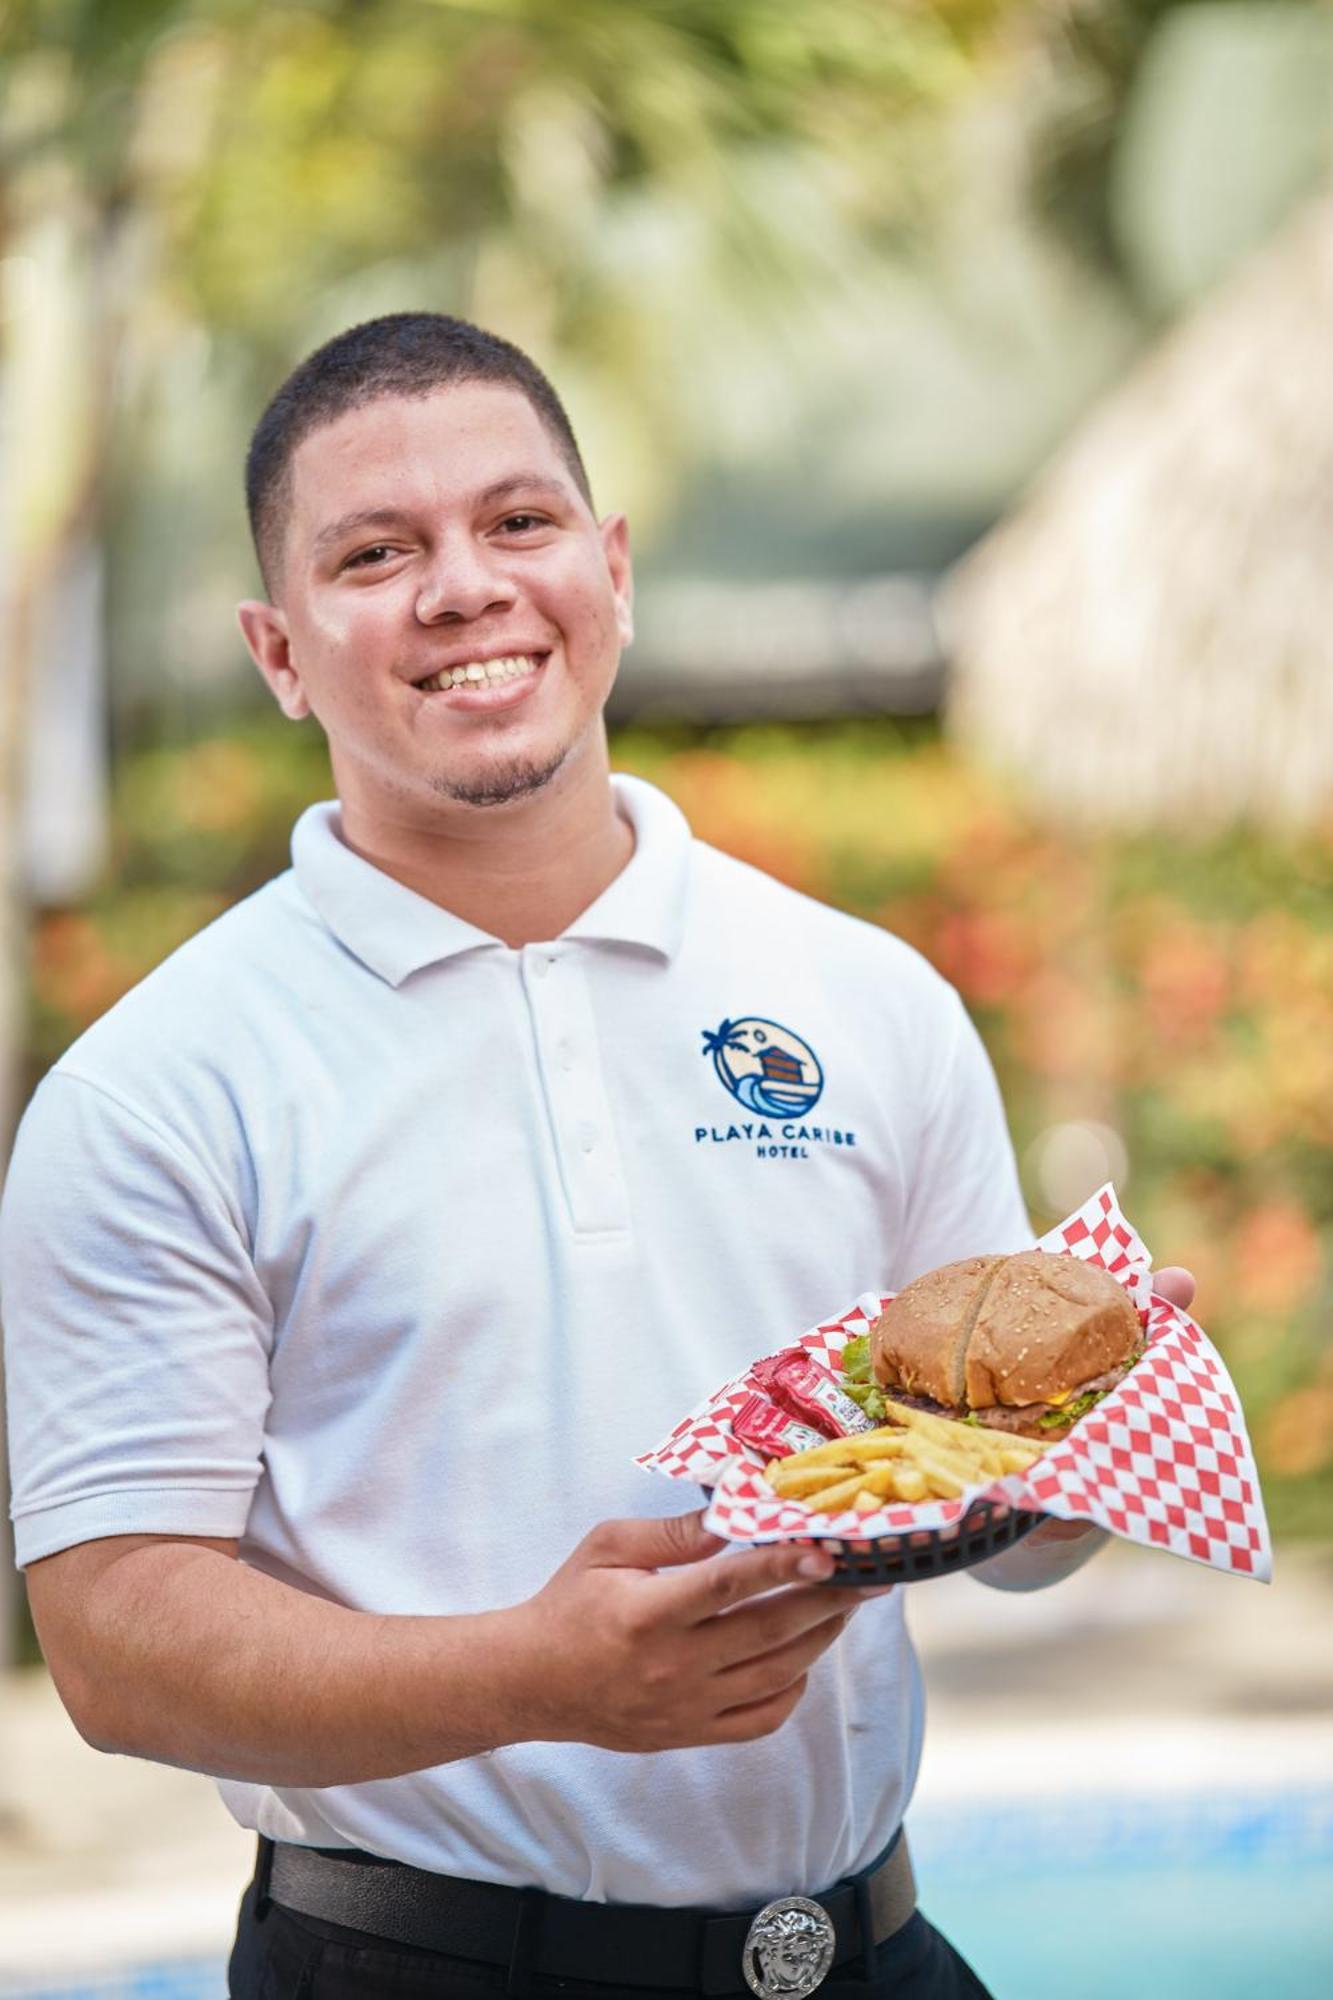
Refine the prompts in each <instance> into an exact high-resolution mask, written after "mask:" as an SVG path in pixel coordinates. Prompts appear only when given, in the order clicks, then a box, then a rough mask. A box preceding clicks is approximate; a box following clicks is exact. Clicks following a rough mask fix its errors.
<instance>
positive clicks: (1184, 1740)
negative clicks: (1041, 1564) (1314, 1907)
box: [0, 1548, 1333, 1977]
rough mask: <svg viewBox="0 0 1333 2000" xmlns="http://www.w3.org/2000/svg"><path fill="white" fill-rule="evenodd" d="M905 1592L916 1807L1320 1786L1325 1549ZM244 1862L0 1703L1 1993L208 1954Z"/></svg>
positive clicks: (1330, 1756)
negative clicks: (916, 1674) (48, 1976)
mask: <svg viewBox="0 0 1333 2000" xmlns="http://www.w3.org/2000/svg"><path fill="white" fill-rule="evenodd" d="M911 1588H912V1593H913V1594H912V1599H911V1605H912V1614H911V1615H912V1622H913V1625H914V1628H915V1631H916V1635H917V1640H918V1644H919V1647H920V1650H921V1653H922V1656H923V1659H924V1662H925V1668H926V1678H927V1685H928V1689H929V1699H930V1723H929V1729H928V1732H927V1744H928V1747H927V1753H926V1762H925V1767H924V1770H923V1774H922V1782H921V1789H920V1793H919V1798H920V1800H921V1802H922V1804H923V1805H925V1804H935V1805H940V1806H945V1805H947V1804H949V1803H950V1802H951V1801H960V1800H963V1799H967V1798H972V1797H976V1798H978V1799H980V1800H985V1799H987V1798H991V1799H997V1798H1005V1799H1014V1798H1017V1797H1022V1796H1024V1795H1032V1794H1039V1793H1042V1792H1051V1791H1058V1790H1060V1789H1062V1788H1066V1787H1067V1786H1068V1784H1069V1782H1070V1773H1071V1772H1072V1771H1075V1770H1077V1771H1078V1773H1079V1778H1080V1782H1081V1783H1082V1784H1084V1785H1085V1786H1087V1787H1088V1788H1089V1789H1091V1790H1094V1791H1106V1792H1116V1791H1119V1792H1125V1793H1130V1794H1135V1795H1142V1794H1154V1793H1156V1792H1158V1791H1160V1790H1163V1789H1180V1790H1190V1791H1209V1790H1231V1789H1234V1788H1236V1787H1238V1786H1248V1785H1255V1786H1262V1787H1265V1788H1267V1789H1269V1790H1270V1791H1271V1790H1273V1789H1279V1788H1283V1787H1288V1786H1295V1785H1313V1784H1322V1785H1333V1672H1331V1671H1330V1663H1331V1662H1333V1550H1329V1551H1326V1552H1322V1553H1318V1552H1288V1553H1284V1554H1282V1555H1280V1557H1279V1561H1278V1566H1277V1580H1276V1582H1275V1583H1274V1584H1273V1585H1272V1586H1271V1587H1268V1588H1265V1587H1264V1586H1262V1585H1259V1584H1254V1583H1250V1582H1246V1581H1241V1580H1239V1579H1236V1578H1232V1577H1225V1576H1220V1575H1217V1574H1215V1573H1213V1572H1212V1571H1207V1570H1203V1569H1200V1568H1198V1567H1196V1566H1195V1565H1194V1564H1191V1563H1185V1562H1181V1561H1178V1560H1176V1559H1175V1558H1172V1557H1167V1556H1162V1555H1143V1554H1139V1553H1138V1552H1136V1551H1132V1550H1127V1549H1121V1548H1114V1549H1112V1550H1110V1551H1108V1552H1107V1553H1106V1554H1105V1555H1104V1556H1102V1557H1100V1558H1099V1559H1098V1561H1097V1562H1095V1563H1094V1564H1092V1565H1090V1567H1089V1568H1088V1569H1087V1570H1085V1571H1084V1572H1083V1573H1082V1574H1081V1575H1079V1576H1077V1577H1075V1578H1073V1579H1071V1581H1070V1582H1069V1583H1067V1584H1065V1585H1063V1586H1062V1587H1061V1588H1060V1589H1058V1590H1052V1591H1048V1592H1044V1593H1038V1594H1034V1595H1030V1596H1024V1597H1020V1596H1006V1595H1002V1594H1001V1593H999V1592H995V1591H989V1590H985V1589H982V1588H980V1587H979V1586H978V1585H977V1584H976V1583H975V1582H974V1581H972V1580H971V1579H969V1578H967V1577H952V1578H949V1579H947V1580H943V1581H940V1582H934V1583H927V1584H917V1585H914V1586H911ZM252 1858H253V1846H252V1841H251V1838H250V1836H249V1835H248V1834H244V1833H242V1832H241V1831H240V1830H239V1829H238V1828H237V1827H235V1826H234V1825H233V1823H232V1821H231V1820H230V1818H229V1817H228V1815H227V1814H226V1813H225V1811H224V1810H223V1808H222V1806H221V1805H220V1804H219V1803H218V1801H217V1799H216V1797H215V1795H214V1792H213V1789H212V1786H211V1785H210V1784H209V1783H208V1781H207V1780H206V1779H203V1778H199V1777H197V1776H195V1775H193V1774H192V1773H190V1772H184V1771H173V1770H167V1769H164V1768H162V1767H160V1766H157V1765H150V1764H143V1763H137V1762H135V1761H133V1760H131V1759H127V1758H113V1757H104V1756H100V1755H98V1754H97V1753H96V1752H95V1751H92V1750H90V1749H89V1748H88V1747H87V1746H86V1744H84V1743H83V1742H82V1741H81V1740H80V1739H79V1737H78V1736H77V1735H76V1734H75V1732H74V1730H73V1729H72V1728H71V1727H70V1725H69V1723H68V1722H67V1721H66V1719H65V1716H64V1713H63V1711H62V1710H61V1708H60V1705H59V1703H58V1702H57V1700H56V1698H55V1696H54V1694H53V1692H52V1690H51V1687H50V1684H49V1682H48V1681H47V1679H46V1677H45V1675H44V1674H42V1673H40V1672H30V1673H26V1674H19V1675H15V1676H13V1677H12V1678H11V1679H10V1680H9V1681H8V1682H7V1683H5V1684H3V1685H2V1686H0V1977H3V1976H6V1975H15V1974H23V1973H33V1972H44V1973H45V1972H58V1971H63V1970H66V1969H69V1970H75V1969H78V1968H81V1967H96V1966H101V1965H107V1964H112V1963H130V1962H132V1961H136V1960H139V1961H142V1960H149V1959H158V1958H166V1957H176V1956H183V1955H187V1954H193V1953H199V1954H205V1953H213V1952H220V1951H222V1950H223V1948H224V1946H225V1943H226V1940H227V1939H228V1937H229V1935H230V1931H231V1926H232V1922H233V1919H234V1914H235V1908H236V1902H237V1899H238V1897H239V1895H240V1891H241V1887H242V1885H243V1883H244V1882H245V1880H246V1879H247V1877H248V1875H249V1871H250V1866H251V1863H252Z"/></svg>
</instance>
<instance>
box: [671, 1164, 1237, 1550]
mask: <svg viewBox="0 0 1333 2000" xmlns="http://www.w3.org/2000/svg"><path fill="white" fill-rule="evenodd" d="M1037 1248H1038V1249H1040V1250H1047V1251H1051V1252H1053V1253H1061V1252H1063V1253H1064V1254H1066V1255H1068V1256H1072V1257H1082V1258H1084V1259H1085V1260H1086V1261H1087V1262H1088V1263H1091V1264H1100V1265H1102V1267H1103V1268H1104V1269H1105V1270H1108V1271H1110V1272H1111V1273H1112V1275H1113V1276H1114V1277H1116V1278H1118V1279H1119V1280H1120V1282H1121V1283H1122V1284H1123V1285H1124V1287H1125V1289H1126V1291H1127V1292H1128V1293H1129V1294H1130V1296H1131V1298H1132V1299H1133V1301H1134V1304H1135V1306H1136V1307H1137V1308H1138V1311H1139V1313H1140V1315H1144V1314H1146V1326H1145V1331H1144V1339H1145V1342H1146V1352H1145V1354H1144V1356H1143V1358H1142V1360H1141V1361H1139V1362H1137V1363H1136V1365H1135V1366H1134V1367H1133V1368H1132V1369H1131V1370H1130V1372H1129V1374H1128V1375H1126V1376H1125V1378H1124V1380H1123V1381H1121V1382H1119V1383H1118V1384H1117V1385H1116V1387H1115V1388H1114V1389H1112V1390H1111V1392H1110V1393H1109V1395H1106V1396H1104V1397H1103V1398H1102V1400H1101V1402H1100V1403H1098V1404H1096V1405H1095V1406H1094V1407H1093V1409H1092V1410H1090V1411H1089V1413H1088V1415H1087V1416H1086V1417H1083V1418H1081V1419H1080V1420H1079V1422H1078V1423H1077V1424H1075V1425H1074V1427H1073V1428H1072V1429H1071V1430H1070V1431H1069V1432H1068V1433H1067V1435H1066V1436H1065V1437H1063V1438H1062V1439H1061V1440H1060V1442H1059V1443H1058V1444H1053V1445H1049V1446H1048V1447H1047V1448H1046V1450H1045V1451H1044V1452H1043V1453H1042V1456H1041V1457H1040V1458H1039V1459H1038V1460H1037V1461H1036V1463H1035V1464H1034V1465H1033V1466H1032V1468H1031V1469H1030V1470H1029V1471H1028V1472H1025V1473H1010V1474H1008V1475H1007V1476H1006V1477H1005V1478H1003V1479H993V1480H989V1481H987V1482H985V1483H983V1484H979V1485H976V1486H970V1487H968V1488H967V1489H966V1490H965V1491H964V1493H963V1494H962V1495H961V1496H960V1497H959V1498H957V1499H954V1500H929V1501H923V1502H921V1503H920V1504H919V1505H916V1506H908V1505H906V1504H905V1503H903V1502H901V1501H895V1502H892V1503H890V1504H888V1505H886V1506H884V1507H881V1508H879V1509H878V1510H877V1511H876V1512H875V1513H873V1514H858V1513H856V1512H854V1511H853V1510H851V1509H848V1510H847V1511H846V1512H845V1513H841V1514H833V1515H829V1516H827V1517H826V1518H824V1517H821V1518H819V1519H817V1520H816V1519H815V1518H814V1517H812V1515H811V1514H810V1512H809V1510H808V1509H807V1508H805V1507H800V1506H797V1505H795V1504H794V1503H793V1502H792V1501H789V1500H781V1499H779V1498H778V1496H777V1495H776V1494H775V1493H774V1492H773V1490H772V1488H771V1487H770V1486H769V1485H768V1483H767V1481H766V1480H765V1479H764V1477H763V1467H764V1463H765V1460H764V1459H762V1458H761V1457H760V1456H759V1454H758V1453H756V1452H753V1451H751V1450H749V1449H747V1447H746V1446H744V1445H742V1444H740V1443H739V1442H738V1441H737V1439H736V1438H734V1437H733V1436H732V1432H731V1419H732V1418H733V1417H734V1416H735V1415H736V1413H737V1411H738V1410H739V1409H740V1407H741V1405H742V1403H743V1402H744V1401H745V1399H746V1397H747V1396H748V1395H749V1394H750V1393H751V1392H750V1389H749V1388H748V1386H747V1384H746V1382H745V1378H744V1377H743V1376H737V1377H736V1378H735V1379H734V1380H733V1381H731V1382H727V1383H725V1384H724V1385H723V1387H722V1388H720V1389H718V1390H716V1391H715V1392H714V1394H713V1395H711V1396H709V1397H708V1398H707V1399H706V1401H704V1402H702V1403H700V1404H699V1405H698V1407H697V1408H696V1409H694V1410H691V1412H690V1414H689V1415H688V1416H687V1417H684V1418H682V1419H681V1421H680V1423H678V1424H677V1425H676V1427H675V1429H674V1430H673V1431H672V1432H671V1433H670V1435H669V1436H668V1437H666V1438H664V1439H663V1441H662V1442H661V1444H659V1445H657V1446H656V1447H655V1448H654V1449H653V1450H652V1451H647V1452H644V1453H643V1454H642V1456H640V1457H639V1458H637V1459H636V1460H635V1463H636V1464H637V1465H641V1466H643V1467H645V1469H647V1470H648V1471H651V1472H662V1473H665V1474H666V1476H667V1477H668V1478H669V1479H686V1480H689V1481H690V1482H691V1483H692V1484H695V1485H699V1486H709V1487H712V1488H713V1497H712V1502H711V1504H710V1506H709V1508H708V1511H707V1513H706V1514H705V1516H704V1525H705V1526H706V1527H708V1528H709V1529H710V1530H711V1531H712V1532H713V1533H714V1534H716V1535H722V1536H724V1537H725V1538H726V1540H727V1541H729V1542H780V1541H788V1540H801V1541H809V1540H824V1539H834V1540H837V1541H854V1542H857V1543H865V1542H870V1541H880V1540H883V1539H884V1538H894V1537H898V1536H901V1535H903V1534H906V1533H920V1532H922V1531H923V1530H924V1531H934V1532H942V1533H943V1534H944V1535H945V1536H946V1537H947V1536H949V1535H956V1534H957V1533H958V1528H959V1524H960V1522H961V1521H962V1520H963V1518H964V1516H965V1515H966V1514H967V1512H968V1510H969V1508H970V1507H971V1506H972V1505H973V1503H974V1502H975V1501H976V1499H977V1498H978V1497H979V1496H983V1495H984V1496H986V1497H987V1498H989V1499H991V1500H996V1501H1002V1502H1004V1503H1006V1504H1007V1505H1008V1506H1010V1507H1014V1508H1020V1509H1024V1510H1028V1511H1033V1512H1040V1513H1043V1514H1054V1515H1056V1516H1058V1517H1059V1518H1060V1519H1061V1520H1065V1521H1094V1522H1096V1523H1097V1524H1098V1525H1099V1526H1100V1527H1103V1528H1109V1529H1110V1531H1111V1533H1112V1534H1114V1535H1120V1536H1122V1537H1123V1538H1124V1539H1125V1540H1126V1541H1131V1542H1140V1543H1142V1544H1143V1546H1144V1547H1145V1548H1161V1549H1169V1550H1171V1552H1172V1553H1173V1554H1175V1555H1178V1556H1185V1557H1187V1558H1189V1559H1190V1560H1191V1561H1193V1562H1201V1563H1208V1564H1210V1565H1211V1566H1212V1567H1213V1568H1215V1569H1226V1570H1233V1571H1235V1572H1236V1573H1237V1574H1238V1575H1241V1576H1253V1577H1257V1578H1259V1579H1260V1580H1262V1581H1264V1582H1267V1581H1268V1580H1269V1579H1270V1578H1271V1576H1272V1573H1273V1556H1272V1547H1271V1544H1270V1542H1269V1538H1268V1524H1267V1521H1266V1520H1265V1518H1264V1506H1263V1498H1262V1495H1261V1493H1260V1490H1259V1480H1258V1475H1257V1473H1256V1471H1255V1466H1254V1455H1253V1452H1252V1451H1251V1448H1250V1440H1249V1435H1248V1432H1247V1431H1246V1428H1245V1418H1244V1415H1243V1413H1242V1411H1241V1407H1240V1402H1239V1399H1238V1398H1237V1395H1236V1391H1235V1388H1234V1387H1233V1385H1232V1381H1231V1377H1230V1376H1229V1375H1228V1373H1227V1371H1226V1368H1225V1366H1224V1364H1223V1362H1222V1358H1221V1356H1220V1355H1219V1354H1218V1352H1217V1350H1216V1348H1215V1347H1214V1346H1213V1344H1212V1342H1211V1341H1210V1340H1209V1339H1208V1337H1207V1335H1206V1334H1205V1333H1204V1332H1203V1330H1202V1329H1201V1328H1200V1327H1199V1326H1197V1325H1196V1324H1195V1322H1194V1320H1192V1319H1191V1318H1190V1316H1189V1314H1188V1313H1187V1312H1183V1311H1182V1310H1181V1309H1180V1308H1179V1307H1178V1306H1173V1305H1171V1304H1170V1303H1169V1302H1168V1301H1167V1300H1166V1299H1163V1298H1159V1297H1158V1296H1157V1295H1156V1293H1155V1292H1154V1291H1153V1289H1152V1277H1151V1266H1152V1260H1151V1258H1150V1256H1149V1254H1148V1251H1147V1249H1146V1248H1145V1246H1144V1244H1143V1242H1142V1240H1141V1239H1140V1238H1139V1236H1138V1235H1137V1234H1136V1233H1135V1231H1134V1229H1133V1228H1132V1227H1131V1225H1130V1224H1129V1223H1128V1222H1127V1221H1126V1220H1125V1218H1124V1216H1123V1215H1122V1214H1121V1211H1120V1205H1119V1203H1118V1201H1117V1200H1116V1195H1115V1190H1114V1188H1113V1187H1112V1186H1110V1184H1109V1183H1108V1184H1107V1186H1105V1187H1103V1188H1101V1189H1099V1190H1098V1192H1097V1193H1096V1194H1095V1195H1092V1196H1091V1197H1090V1198H1089V1199H1088V1200H1087V1201H1086V1202H1084V1204H1083V1206H1082V1208H1080V1209H1079V1210H1078V1211H1077V1212H1076V1213H1075V1214H1074V1215H1071V1216H1069V1217H1067V1218H1066V1220H1065V1221H1064V1222H1062V1223H1060V1224H1059V1226H1058V1227H1057V1228H1055V1229H1052V1230H1050V1231H1048V1233H1047V1234H1046V1235H1045V1236H1043V1237H1042V1238H1041V1240H1040V1242H1039V1243H1038V1245H1037ZM893 1296H894V1294H893V1293H891V1292H886V1293H879V1292H871V1293H866V1294H864V1295H863V1296H862V1297H861V1298H860V1299H858V1301H857V1303H856V1304H855V1306H853V1307H852V1309H851V1311H850V1312H846V1313H843V1314H842V1315H841V1317H840V1318H838V1319H833V1320H826V1321H823V1322H821V1324H820V1325H819V1326H815V1327H811V1328H810V1330H809V1332H807V1333H803V1334H802V1335H801V1336H800V1338H799V1340H796V1341H792V1342H789V1343H788V1345H790V1346H800V1347H804V1348H805V1349H807V1351H808V1352H809V1353H811V1354H813V1355H814V1356H815V1357H816V1358H817V1359H818V1360H820V1361H822V1362H824V1363H825V1365H826V1366H828V1367H830V1368H832V1369H833V1371H834V1372H835V1374H836V1373H838V1372H839V1371H840V1366H841V1356H842V1350H843V1348H844V1347H845V1346H846V1344H847V1342H848V1341H849V1340H852V1339H854V1338H855V1337H856V1336H857V1335H858V1334H863V1333H866V1332H868V1331H869V1328H870V1325H871V1322H872V1321H873V1320H874V1319H876V1318H877V1317H878V1315H879V1314H880V1313H881V1312H882V1311H883V1310H884V1307H885V1306H886V1305H887V1304H888V1302H889V1300H890V1299H891V1298H892V1297H893Z"/></svg>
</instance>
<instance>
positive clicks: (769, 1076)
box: [703, 1014, 824, 1118]
mask: <svg viewBox="0 0 1333 2000" xmlns="http://www.w3.org/2000/svg"><path fill="white" fill-rule="evenodd" d="M703 1037H704V1046H703V1053H704V1054H705V1055H706V1056H711V1057H712V1058H713V1067H714V1069H715V1070H716V1071H717V1073H718V1076H719V1077H720V1078H721V1080H722V1082H723V1083H724V1084H725V1086H726V1088H727V1090H728V1091H729V1092H730V1093H731V1095H732V1096H733V1097H734V1098H735V1099H736V1102H737V1103H738V1104H743V1105H744V1106H745V1108H746V1110H747V1111H757V1112H758V1113H759V1114H760V1116H761V1117H765V1118H795V1117H799V1116H800V1114H801V1113H802V1112H804V1111H809V1110H810V1109H811V1108H812V1106H814V1105H815V1104H817V1103H818V1102H819V1097H820V1093H821V1092H822V1090H823V1088H824V1071H823V1069H822V1067H821V1065H820V1061H819V1057H818V1056H817V1055H816V1054H815V1052H814V1050H813V1049H812V1048H811V1046H810V1044H809V1042H803V1041H802V1040H801V1038H800V1036H799V1035H794V1034H793V1033H792V1031H791V1029H790V1028H784V1027H783V1026H782V1025H781V1023H780V1022H777V1021H765V1020H762V1019H760V1018H759V1017H758V1016H757V1015H753V1014H748V1015H746V1017H745V1019H744V1020H741V1021H723V1022H722V1024H721V1026H720V1027H717V1028H713V1029H708V1028H705V1029H704V1031H703Z"/></svg>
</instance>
